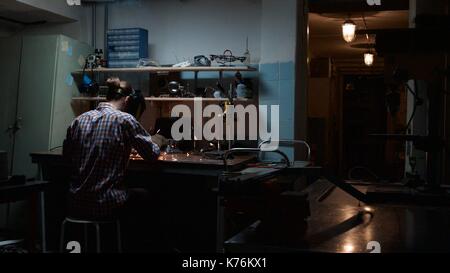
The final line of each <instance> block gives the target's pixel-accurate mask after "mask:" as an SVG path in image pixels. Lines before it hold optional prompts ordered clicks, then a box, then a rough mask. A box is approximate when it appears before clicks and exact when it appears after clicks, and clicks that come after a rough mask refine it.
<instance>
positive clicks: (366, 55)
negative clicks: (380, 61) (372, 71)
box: [364, 52, 374, 66]
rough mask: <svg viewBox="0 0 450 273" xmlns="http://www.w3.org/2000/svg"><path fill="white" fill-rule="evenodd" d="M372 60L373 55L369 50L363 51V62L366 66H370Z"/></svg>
mask: <svg viewBox="0 0 450 273" xmlns="http://www.w3.org/2000/svg"><path fill="white" fill-rule="evenodd" d="M373 62H374V55H373V53H371V52H367V53H364V63H365V64H366V65H367V66H372V65H373Z"/></svg>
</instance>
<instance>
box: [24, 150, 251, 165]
mask: <svg viewBox="0 0 450 273" xmlns="http://www.w3.org/2000/svg"><path fill="white" fill-rule="evenodd" d="M30 155H31V157H32V160H33V162H34V163H40V162H42V161H59V160H61V159H62V150H61V149H57V150H54V151H46V152H35V153H31V154H30ZM254 159H255V156H254V155H243V156H236V157H235V158H233V159H230V160H228V165H229V166H230V167H231V168H233V167H234V168H236V167H239V166H243V165H245V164H247V163H249V162H251V161H253V160H254ZM150 165H155V164H154V163H150V162H147V161H144V160H142V159H139V158H136V159H132V160H130V167H131V168H136V167H145V166H149V167H150ZM157 166H173V167H177V166H179V167H197V168H213V169H222V168H224V163H223V160H216V159H208V158H205V157H203V156H202V155H193V154H189V153H183V154H165V153H162V154H161V156H160V157H159V158H158V164H156V166H153V167H157Z"/></svg>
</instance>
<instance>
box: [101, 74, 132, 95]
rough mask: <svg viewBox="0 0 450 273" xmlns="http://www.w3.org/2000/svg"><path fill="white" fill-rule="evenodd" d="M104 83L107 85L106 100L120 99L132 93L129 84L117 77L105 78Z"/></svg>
mask: <svg viewBox="0 0 450 273" xmlns="http://www.w3.org/2000/svg"><path fill="white" fill-rule="evenodd" d="M106 85H107V86H108V94H107V95H106V100H107V101H116V100H120V99H121V98H124V97H127V96H130V95H132V94H133V88H132V87H131V85H130V84H129V83H127V82H125V81H120V79H119V78H109V79H108V80H106Z"/></svg>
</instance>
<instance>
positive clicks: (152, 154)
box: [127, 117, 160, 161]
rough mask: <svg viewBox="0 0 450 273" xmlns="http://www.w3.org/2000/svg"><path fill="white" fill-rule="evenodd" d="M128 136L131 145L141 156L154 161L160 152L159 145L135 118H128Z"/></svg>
mask: <svg viewBox="0 0 450 273" xmlns="http://www.w3.org/2000/svg"><path fill="white" fill-rule="evenodd" d="M127 123H128V129H129V136H130V138H131V146H132V147H133V148H134V149H136V151H137V152H138V153H139V155H140V156H142V158H144V159H145V160H149V161H155V160H157V159H158V157H159V154H160V147H159V146H158V145H157V144H156V143H154V142H153V141H152V137H151V136H150V134H149V133H148V132H147V131H146V130H145V129H144V128H143V127H142V125H141V124H140V123H139V122H138V121H137V120H136V119H135V118H132V117H130V118H128V119H127Z"/></svg>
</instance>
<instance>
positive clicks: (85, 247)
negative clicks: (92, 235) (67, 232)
mask: <svg viewBox="0 0 450 273" xmlns="http://www.w3.org/2000/svg"><path fill="white" fill-rule="evenodd" d="M88 226H89V225H88V224H84V252H85V253H88V252H89V249H88V236H89V235H88V234H89V233H88V232H89V230H88Z"/></svg>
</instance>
